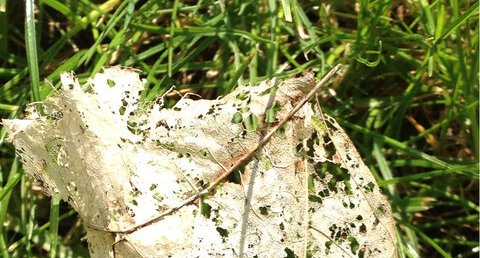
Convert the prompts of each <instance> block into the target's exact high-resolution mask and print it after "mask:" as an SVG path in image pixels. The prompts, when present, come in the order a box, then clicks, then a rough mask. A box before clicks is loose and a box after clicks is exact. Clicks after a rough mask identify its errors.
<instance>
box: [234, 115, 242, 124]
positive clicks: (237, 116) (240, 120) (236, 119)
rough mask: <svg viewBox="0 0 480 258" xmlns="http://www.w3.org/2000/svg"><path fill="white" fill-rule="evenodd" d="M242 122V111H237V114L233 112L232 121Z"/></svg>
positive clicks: (235, 122)
mask: <svg viewBox="0 0 480 258" xmlns="http://www.w3.org/2000/svg"><path fill="white" fill-rule="evenodd" d="M241 122H243V116H242V113H240V112H236V113H235V114H233V117H232V123H234V124H240V123H241Z"/></svg>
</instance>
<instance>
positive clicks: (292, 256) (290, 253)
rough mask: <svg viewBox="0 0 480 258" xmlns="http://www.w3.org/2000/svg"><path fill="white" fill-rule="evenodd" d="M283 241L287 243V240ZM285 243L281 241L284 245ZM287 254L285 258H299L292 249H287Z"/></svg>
mask: <svg viewBox="0 0 480 258" xmlns="http://www.w3.org/2000/svg"><path fill="white" fill-rule="evenodd" d="M282 240H283V239H282ZM283 241H285V240H283ZM283 241H281V242H282V243H283ZM285 252H286V253H287V256H285V258H296V257H298V256H296V255H295V253H294V252H293V251H292V250H291V249H290V248H285Z"/></svg>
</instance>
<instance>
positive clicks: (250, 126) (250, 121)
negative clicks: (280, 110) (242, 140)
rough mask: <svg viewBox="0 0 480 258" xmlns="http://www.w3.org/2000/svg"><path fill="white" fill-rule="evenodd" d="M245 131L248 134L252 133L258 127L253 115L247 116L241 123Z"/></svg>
mask: <svg viewBox="0 0 480 258" xmlns="http://www.w3.org/2000/svg"><path fill="white" fill-rule="evenodd" d="M243 125H244V126H245V129H246V130H247V131H249V132H254V131H256V130H257V127H258V117H257V116H256V115H255V114H250V115H248V116H247V117H246V118H245V120H244V121H243Z"/></svg>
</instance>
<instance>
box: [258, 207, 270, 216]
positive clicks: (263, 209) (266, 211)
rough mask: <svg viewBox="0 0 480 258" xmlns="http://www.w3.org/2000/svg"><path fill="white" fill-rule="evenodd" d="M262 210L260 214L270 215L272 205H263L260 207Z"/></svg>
mask: <svg viewBox="0 0 480 258" xmlns="http://www.w3.org/2000/svg"><path fill="white" fill-rule="evenodd" d="M258 209H259V210H260V214H262V215H265V216H266V215H268V210H269V209H270V205H266V206H262V207H259V208H258Z"/></svg>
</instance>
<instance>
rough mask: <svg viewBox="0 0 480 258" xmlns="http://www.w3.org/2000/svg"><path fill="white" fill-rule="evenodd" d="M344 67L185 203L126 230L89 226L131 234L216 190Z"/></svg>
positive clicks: (329, 76)
mask: <svg viewBox="0 0 480 258" xmlns="http://www.w3.org/2000/svg"><path fill="white" fill-rule="evenodd" d="M341 67H342V65H341V64H337V65H336V66H335V67H334V68H332V69H331V70H330V71H329V72H328V73H327V74H326V75H325V76H324V77H323V78H322V79H321V80H320V81H319V82H318V83H317V84H316V85H315V87H313V89H311V90H310V91H309V92H308V94H307V95H306V96H305V97H304V98H302V99H301V100H300V101H299V102H298V103H297V105H296V106H295V107H294V108H293V109H292V110H291V111H290V112H289V113H288V115H286V116H285V117H284V118H283V119H282V120H281V121H280V122H278V124H277V125H276V126H274V127H273V128H272V129H271V130H270V131H269V132H268V133H267V134H265V136H264V137H262V138H261V139H260V141H259V142H258V144H257V146H256V147H254V148H252V149H251V150H249V151H248V152H247V153H245V154H244V155H243V156H241V157H240V158H239V159H238V160H237V161H236V162H235V163H234V164H233V165H232V166H231V167H230V168H229V169H228V170H226V171H225V172H224V173H223V174H221V175H220V176H219V177H218V178H217V179H216V180H215V181H214V182H213V183H212V184H210V186H208V187H207V188H205V189H203V190H202V191H200V192H198V193H197V194H195V195H192V196H191V197H189V198H188V199H186V200H185V201H183V203H181V204H179V205H178V206H175V207H173V208H170V209H168V210H166V211H165V212H163V213H162V214H159V215H158V216H156V217H154V218H151V219H149V220H147V221H145V222H143V223H141V224H138V225H135V226H133V227H131V228H128V229H124V230H108V229H102V228H98V227H96V226H88V225H87V227H89V228H92V229H95V230H99V231H105V232H109V233H119V234H129V233H132V232H134V231H136V230H138V229H141V228H144V227H146V226H149V225H151V224H153V223H155V222H157V221H160V220H162V219H163V218H164V217H166V216H168V215H170V214H172V213H174V212H176V211H178V210H179V209H181V208H182V207H184V206H185V205H189V204H191V203H193V202H194V201H195V200H197V199H198V198H200V197H202V196H204V195H206V194H208V193H210V192H211V191H212V190H214V189H215V188H216V187H217V186H218V185H219V184H220V183H221V182H223V181H224V180H225V178H227V177H228V176H229V175H230V174H231V173H232V172H234V171H235V170H237V169H238V168H239V167H240V166H242V165H245V164H247V163H248V162H249V161H250V160H251V159H252V157H253V156H254V154H255V153H256V152H257V151H258V150H260V149H261V148H263V146H265V145H266V144H267V143H268V141H269V140H270V138H272V136H273V135H274V134H275V133H276V132H277V131H278V129H280V128H281V127H282V126H283V125H284V124H286V123H287V122H288V121H290V120H291V119H292V117H293V116H294V115H295V114H296V113H297V112H298V110H300V108H302V107H303V105H305V103H307V102H308V100H309V99H310V98H311V97H313V95H315V93H316V92H317V91H318V90H319V89H320V88H321V87H322V86H323V85H324V84H325V83H326V82H328V81H329V80H330V79H331V78H332V77H333V76H334V75H335V73H337V72H338V70H340V68H341Z"/></svg>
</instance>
